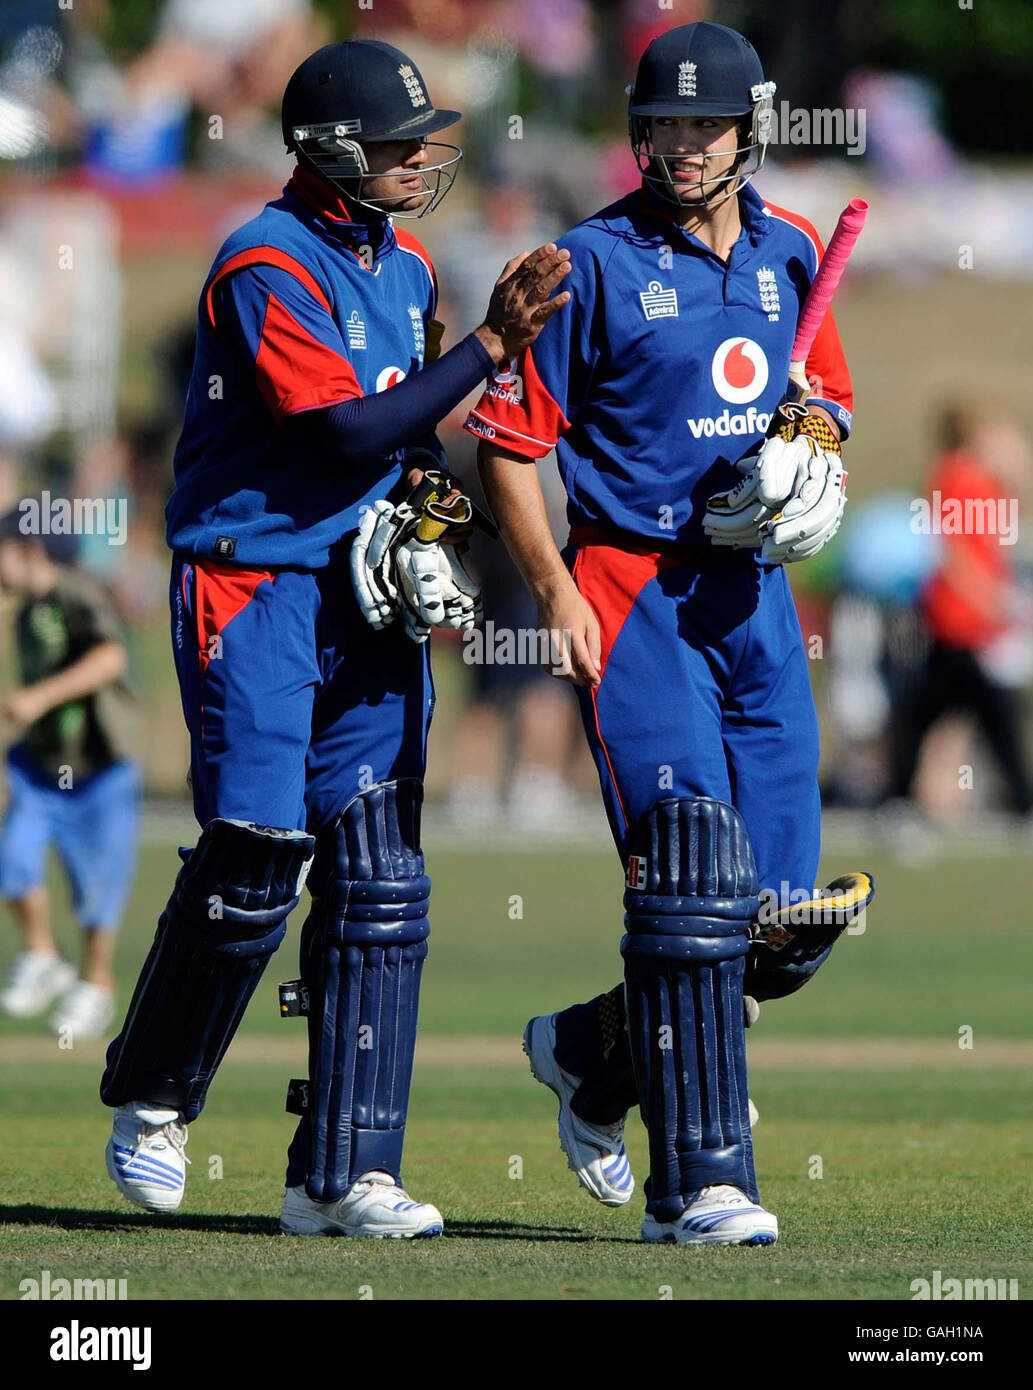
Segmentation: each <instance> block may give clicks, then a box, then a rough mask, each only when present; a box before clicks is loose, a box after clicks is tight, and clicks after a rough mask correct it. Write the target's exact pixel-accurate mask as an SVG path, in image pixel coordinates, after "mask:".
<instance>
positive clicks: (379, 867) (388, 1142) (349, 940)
mask: <svg viewBox="0 0 1033 1390" xmlns="http://www.w3.org/2000/svg"><path fill="white" fill-rule="evenodd" d="M422 797H423V788H422V783H420V782H419V781H418V780H416V779H414V778H409V779H403V780H400V781H398V782H388V783H381V784H379V785H377V786H375V787H372V788H370V790H369V791H367V792H363V793H361V794H360V795H359V796H357V797H355V798H354V800H353V801H351V802H350V803H349V804H348V806H347V807H346V808H345V809H344V811H342V812H341V815H340V816H339V817H338V819H337V821H336V822H335V824H334V827H333V833H332V843H331V844H330V845H328V853H327V855H326V856H325V857H323V856H322V855H321V856H320V857H319V860H317V872H316V873H315V874H314V875H313V877H314V878H315V880H316V881H315V882H314V883H313V885H312V891H313V895H314V896H315V897H317V899H318V901H317V902H316V903H315V904H314V906H313V910H312V913H311V915H310V917H309V919H308V921H307V922H306V924H305V928H304V931H303V933H302V962H301V969H302V978H303V979H304V980H305V982H306V984H307V985H308V989H309V1001H310V1002H309V1078H310V1087H309V1108H308V1110H307V1112H306V1113H305V1115H304V1116H303V1117H302V1120H301V1123H300V1125H299V1126H298V1132H297V1134H296V1135H295V1138H294V1143H293V1144H292V1145H291V1153H290V1161H289V1165H288V1173H287V1184H288V1186H298V1185H299V1184H300V1183H302V1182H304V1184H305V1187H306V1190H307V1191H308V1194H309V1196H310V1197H312V1198H314V1199H315V1200H316V1201H321V1202H326V1201H333V1200H335V1199H336V1198H338V1197H342V1196H344V1194H345V1193H346V1192H347V1191H348V1189H349V1188H350V1187H351V1186H352V1184H353V1183H354V1182H355V1181H356V1179H357V1178H358V1177H360V1176H361V1175H362V1174H363V1173H365V1172H369V1171H370V1170H372V1169H378V1168H379V1169H382V1170H384V1171H385V1172H387V1173H390V1174H391V1175H392V1176H393V1177H394V1178H395V1179H396V1180H398V1179H400V1177H401V1162H402V1145H403V1141H404V1137H405V1120H406V1112H407V1109H408V1102H409V1086H410V1082H411V1078H412V1065H413V1053H414V1050H415V1045H416V1016H417V1007H418V1003H419V988H420V974H421V971H422V968H423V961H424V958H425V956H426V954H427V940H426V938H427V936H428V934H429V932H430V923H429V921H428V919H427V911H428V907H429V900H430V879H429V878H428V877H427V876H426V874H425V873H424V864H423V855H422V853H421V851H420V848H419V844H420V807H421V803H422Z"/></svg>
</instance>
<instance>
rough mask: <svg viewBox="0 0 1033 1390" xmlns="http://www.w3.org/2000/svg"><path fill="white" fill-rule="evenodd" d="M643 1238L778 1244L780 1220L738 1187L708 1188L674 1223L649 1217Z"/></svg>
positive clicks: (676, 1242) (695, 1242)
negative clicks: (776, 1242)
mask: <svg viewBox="0 0 1033 1390" xmlns="http://www.w3.org/2000/svg"><path fill="white" fill-rule="evenodd" d="M642 1239H643V1240H647V1241H651V1242H654V1243H655V1242H660V1241H665V1242H667V1243H668V1244H670V1245H774V1243H775V1241H776V1240H777V1239H778V1219H777V1217H774V1216H772V1214H771V1212H769V1211H765V1210H764V1208H763V1207H758V1206H757V1205H756V1204H755V1203H754V1202H751V1201H750V1199H749V1197H747V1196H746V1193H745V1192H741V1191H740V1190H739V1188H737V1187H728V1186H721V1187H705V1188H704V1189H703V1190H702V1192H701V1193H700V1194H699V1196H698V1197H697V1198H696V1200H695V1201H694V1202H692V1203H690V1205H689V1206H687V1207H686V1208H685V1210H684V1211H683V1212H682V1214H681V1216H679V1217H677V1218H676V1220H674V1221H657V1219H656V1217H654V1216H649V1215H647V1216H646V1219H645V1221H644V1222H643V1223H642Z"/></svg>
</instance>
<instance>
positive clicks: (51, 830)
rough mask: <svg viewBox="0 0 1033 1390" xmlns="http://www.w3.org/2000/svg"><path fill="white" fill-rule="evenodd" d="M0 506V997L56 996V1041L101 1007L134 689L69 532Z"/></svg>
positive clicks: (16, 1010)
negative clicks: (7, 911)
mask: <svg viewBox="0 0 1033 1390" xmlns="http://www.w3.org/2000/svg"><path fill="white" fill-rule="evenodd" d="M21 521H22V515H21V513H20V511H19V510H18V509H15V510H14V511H12V512H9V513H7V515H5V516H3V517H0V589H3V590H4V591H5V592H8V593H11V594H14V595H16V596H18V597H19V598H20V599H21V600H22V606H21V608H20V610H19V612H18V616H17V619H16V626H15V644H16V649H17V658H18V666H19V670H20V676H21V684H20V685H19V686H18V688H17V689H15V690H13V691H11V692H10V693H9V694H8V695H7V697H6V699H5V700H4V702H3V706H2V712H3V714H4V716H5V722H6V723H7V724H8V725H9V726H13V729H14V731H15V734H16V741H15V742H14V743H13V744H12V745H11V746H10V747H9V749H8V752H7V783H8V791H9V794H10V804H9V806H8V809H7V813H6V816H5V818H4V822H3V828H2V830H0V896H2V897H4V898H6V899H7V900H8V902H9V903H10V905H11V909H12V911H13V912H14V915H15V918H16V919H17V922H18V926H19V928H20V931H21V934H22V950H21V951H20V952H19V954H18V955H17V956H16V957H15V960H14V962H13V964H12V966H11V970H10V974H9V976H8V979H7V982H6V984H5V987H4V988H3V990H2V991H0V1008H2V1009H3V1011H4V1012H5V1013H7V1014H9V1015H11V1016H13V1017H16V1018H27V1017H30V1016H31V1015H33V1014H38V1013H40V1012H41V1011H42V1010H43V1009H45V1008H47V1006H48V1005H50V1004H52V1003H54V1002H55V1001H57V1007H56V1010H55V1012H54V1013H53V1015H52V1017H51V1020H50V1026H51V1028H52V1030H53V1031H54V1032H55V1033H57V1034H58V1035H59V1036H60V1037H61V1038H62V1040H65V1039H69V1040H70V1039H71V1038H72V1037H74V1038H75V1039H81V1038H87V1037H95V1036H98V1035H100V1034H103V1033H104V1032H105V1030H106V1029H107V1027H108V1025H109V1023H110V1022H111V1018H112V1015H113V1012H114V989H115V981H114V975H113V971H112V962H113V956H114V947H115V939H116V932H117V928H118V926H119V923H120V920H121V917H122V912H123V908H124V906H125V900H126V897H127V895H128V893H129V890H130V887H131V886H132V879H133V872H134V869H135V860H136V839H137V799H138V786H139V771H138V767H137V763H136V761H135V746H136V718H137V709H136V700H135V698H134V696H133V694H132V691H131V689H130V687H129V684H128V681H127V672H128V655H127V651H126V645H125V635H124V632H123V630H122V625H121V622H120V620H119V617H118V615H117V613H116V612H115V609H114V606H113V605H112V603H111V600H110V599H109V598H108V596H107V595H106V594H105V592H104V590H103V589H102V588H101V587H100V585H98V584H97V583H96V582H95V581H94V580H92V579H91V578H90V577H89V576H88V575H86V574H84V573H83V572H82V571H80V570H77V569H74V568H72V566H71V563H70V561H71V559H72V558H73V556H74V537H70V536H63V535H47V536H35V535H24V534H22V532H21V530H20V526H19V523H20V522H21ZM51 845H53V846H54V847H55V848H56V849H57V851H58V853H59V855H60V856H61V859H62V861H63V863H64V866H65V869H66V870H67V872H68V876H69V879H70V882H71V887H72V897H73V903H74V908H75V913H76V916H77V918H78V920H79V923H80V925H81V927H82V935H83V941H82V966H81V972H80V973H79V975H78V976H77V974H76V971H75V969H74V968H73V966H71V965H70V964H69V963H68V962H67V961H66V960H65V959H64V958H63V957H62V956H61V955H60V954H59V952H58V950H57V946H56V944H55V941H54V935H53V928H52V924H51V913H50V903H49V898H48V894H47V888H46V873H45V870H46V854H47V850H48V848H49V847H50V846H51Z"/></svg>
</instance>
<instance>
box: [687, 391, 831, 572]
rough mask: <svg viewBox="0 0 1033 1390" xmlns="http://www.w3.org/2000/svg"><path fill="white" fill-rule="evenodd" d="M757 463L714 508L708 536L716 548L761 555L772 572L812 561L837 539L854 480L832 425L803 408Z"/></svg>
mask: <svg viewBox="0 0 1033 1390" xmlns="http://www.w3.org/2000/svg"><path fill="white" fill-rule="evenodd" d="M779 413H780V415H781V416H782V417H783V424H782V426H781V428H780V429H779V431H778V433H777V434H775V435H774V436H772V438H770V439H766V440H765V441H764V444H763V445H762V447H761V449H760V452H759V453H758V454H756V455H755V456H747V457H746V458H744V459H740V461H739V463H738V464H737V467H738V469H739V471H740V472H741V473H744V475H745V476H744V477H743V479H742V481H741V482H740V483H738V484H736V486H735V487H734V488H732V489H731V491H730V492H722V493H718V494H716V495H715V496H714V497H712V498H711V499H710V502H709V503H708V504H707V511H706V515H705V517H704V519H703V530H704V532H705V534H706V535H708V536H709V537H710V539H711V542H712V544H714V545H725V546H734V547H736V548H747V549H751V550H755V549H760V550H761V555H762V558H763V559H764V560H766V561H768V562H769V563H771V564H785V563H788V562H791V561H793V560H805V559H807V558H808V556H810V555H816V554H817V553H818V551H819V550H820V549H821V548H822V546H823V545H825V543H826V542H827V541H828V540H830V539H831V537H832V536H834V535H835V533H836V531H837V530H838V529H839V523H840V521H841V520H842V516H843V508H844V507H845V506H846V490H845V489H846V473H845V472H844V471H843V461H842V458H841V457H840V453H839V442H838V440H837V439H836V436H835V433H834V432H833V430H832V429H831V427H830V426H829V425H828V423H827V422H826V421H825V420H823V419H821V418H820V417H817V416H813V415H810V414H808V413H807V411H806V409H805V408H804V407H802V406H798V405H790V406H786V407H782V408H781V409H780V412H779Z"/></svg>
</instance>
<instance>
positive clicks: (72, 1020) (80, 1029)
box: [50, 980, 115, 1042]
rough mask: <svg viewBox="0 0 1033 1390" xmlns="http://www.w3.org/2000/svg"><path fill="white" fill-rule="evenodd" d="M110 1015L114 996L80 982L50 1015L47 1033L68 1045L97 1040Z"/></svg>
mask: <svg viewBox="0 0 1033 1390" xmlns="http://www.w3.org/2000/svg"><path fill="white" fill-rule="evenodd" d="M114 1014H115V996H114V994H113V993H112V992H111V990H110V989H101V987H100V985H91V984H90V983H89V981H88V980H80V981H79V982H78V983H77V984H75V985H73V986H72V988H71V989H70V990H69V991H68V993H67V994H66V995H65V996H64V998H63V999H62V1000H61V1002H60V1003H59V1004H58V1006H57V1008H56V1009H55V1010H54V1012H53V1013H52V1014H51V1016H50V1031H51V1032H52V1033H58V1034H61V1035H63V1036H64V1037H66V1038H68V1039H69V1040H70V1041H72V1042H78V1041H79V1039H80V1038H98V1037H100V1036H101V1035H102V1034H104V1033H105V1032H106V1031H107V1028H108V1025H109V1024H110V1022H111V1020H112V1018H113V1017H114Z"/></svg>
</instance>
